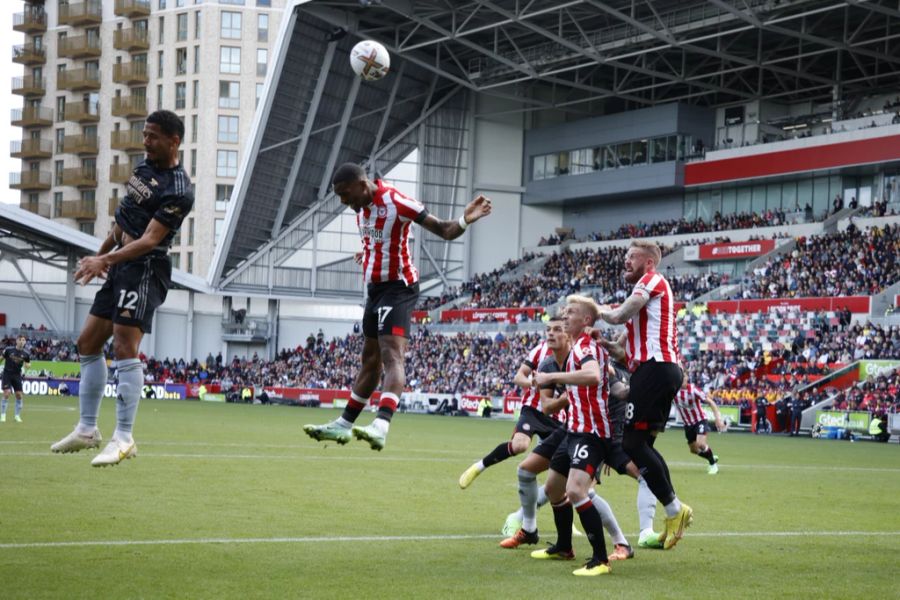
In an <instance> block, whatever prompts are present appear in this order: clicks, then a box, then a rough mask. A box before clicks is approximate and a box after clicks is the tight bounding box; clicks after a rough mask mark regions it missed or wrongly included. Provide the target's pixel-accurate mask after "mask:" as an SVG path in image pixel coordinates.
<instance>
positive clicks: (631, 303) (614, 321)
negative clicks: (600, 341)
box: [599, 294, 650, 325]
mask: <svg viewBox="0 0 900 600" xmlns="http://www.w3.org/2000/svg"><path fill="white" fill-rule="evenodd" d="M649 301H650V298H649V296H648V297H646V298H645V297H643V296H641V295H638V294H632V295H631V296H629V297H628V299H627V300H625V302H623V303H622V304H620V305H619V306H618V307H617V308H610V307H609V305H605V306H601V307H600V315H599V318H601V319H603V320H604V321H606V322H607V323H609V324H610V325H622V324H623V323H627V322H628V320H629V319H631V317H633V316H634V315H635V314H637V312H638V311H639V310H641V309H642V308H644V305H645V304H647V302H649Z"/></svg>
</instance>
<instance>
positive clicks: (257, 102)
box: [255, 83, 266, 106]
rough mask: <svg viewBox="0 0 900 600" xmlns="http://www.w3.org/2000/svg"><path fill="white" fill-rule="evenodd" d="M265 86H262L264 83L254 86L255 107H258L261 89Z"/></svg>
mask: <svg viewBox="0 0 900 600" xmlns="http://www.w3.org/2000/svg"><path fill="white" fill-rule="evenodd" d="M265 85H266V84H264V83H257V84H256V104H255V106H259V98H260V96H262V91H263V87H265Z"/></svg>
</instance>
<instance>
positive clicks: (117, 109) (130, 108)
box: [112, 96, 147, 119]
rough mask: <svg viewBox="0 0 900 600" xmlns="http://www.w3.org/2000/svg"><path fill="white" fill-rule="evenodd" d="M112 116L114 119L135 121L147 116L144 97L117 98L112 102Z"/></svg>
mask: <svg viewBox="0 0 900 600" xmlns="http://www.w3.org/2000/svg"><path fill="white" fill-rule="evenodd" d="M112 114H113V116H114V117H125V118H126V119H136V118H138V117H146V116H147V97H146V96H119V97H117V98H113V100H112Z"/></svg>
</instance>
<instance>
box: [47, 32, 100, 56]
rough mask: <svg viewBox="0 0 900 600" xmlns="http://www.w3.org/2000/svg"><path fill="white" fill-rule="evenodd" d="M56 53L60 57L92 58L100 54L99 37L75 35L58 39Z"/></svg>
mask: <svg viewBox="0 0 900 600" xmlns="http://www.w3.org/2000/svg"><path fill="white" fill-rule="evenodd" d="M56 53H57V54H58V55H59V56H60V58H92V57H96V56H100V54H101V46H100V37H99V36H96V35H76V36H69V37H64V38H62V39H61V40H59V46H58V47H57V49H56Z"/></svg>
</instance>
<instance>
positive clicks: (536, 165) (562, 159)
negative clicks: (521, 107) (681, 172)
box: [531, 135, 693, 181]
mask: <svg viewBox="0 0 900 600" xmlns="http://www.w3.org/2000/svg"><path fill="white" fill-rule="evenodd" d="M692 143H693V138H692V137H691V136H679V135H667V136H662V137H656V138H643V139H639V140H628V141H622V142H617V143H615V144H607V145H604V146H601V147H594V148H578V149H577V150H567V151H562V152H553V153H551V154H540V155H537V156H533V157H532V159H531V179H532V181H538V180H541V179H550V178H552V177H559V176H562V175H583V174H585V173H590V172H592V171H603V170H606V169H619V168H622V167H631V166H639V165H646V164H650V163H661V162H670V161H674V160H682V159H683V158H684V157H685V156H686V155H687V154H686V152H685V151H684V150H683V149H684V148H691V147H692Z"/></svg>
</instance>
